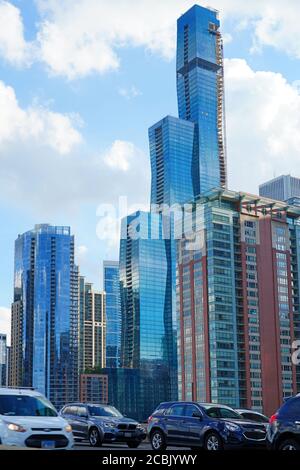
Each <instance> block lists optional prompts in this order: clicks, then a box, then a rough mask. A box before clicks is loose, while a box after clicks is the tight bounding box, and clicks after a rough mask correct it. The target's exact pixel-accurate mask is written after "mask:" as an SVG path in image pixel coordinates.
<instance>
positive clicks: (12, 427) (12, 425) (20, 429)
mask: <svg viewBox="0 0 300 470" xmlns="http://www.w3.org/2000/svg"><path fill="white" fill-rule="evenodd" d="M6 426H7V427H8V429H9V430H10V431H14V432H26V429H25V428H23V426H20V425H19V424H15V423H6Z"/></svg>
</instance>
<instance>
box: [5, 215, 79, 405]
mask: <svg viewBox="0 0 300 470" xmlns="http://www.w3.org/2000/svg"><path fill="white" fill-rule="evenodd" d="M16 302H20V304H21V310H20V312H22V322H21V324H22V331H21V334H22V360H21V362H22V372H21V382H22V383H21V384H22V386H26V387H31V386H32V387H35V388H36V389H37V390H39V391H40V392H42V393H43V394H45V395H46V396H47V397H48V398H49V399H50V400H51V401H52V402H53V403H54V404H55V405H56V406H57V407H58V408H59V407H60V406H62V405H63V404H64V403H66V402H68V401H73V400H77V399H78V269H77V266H76V265H75V263H74V237H73V235H71V233H70V228H69V227H55V226H51V225H48V224H42V225H36V226H35V228H34V229H33V230H30V231H29V232H26V233H24V234H23V235H19V236H18V238H17V240H16V242H15V280H14V305H15V306H16V305H17V304H16ZM16 315H17V313H16ZM15 341H17V345H15ZM18 344H19V338H18V335H17V334H16V335H13V337H12V351H14V350H18ZM13 354H14V352H13ZM13 354H12V357H13Z"/></svg>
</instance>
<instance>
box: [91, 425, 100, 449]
mask: <svg viewBox="0 0 300 470" xmlns="http://www.w3.org/2000/svg"><path fill="white" fill-rule="evenodd" d="M89 443H90V446H91V447H101V446H102V442H101V437H100V433H99V431H98V429H97V428H91V429H90V431H89Z"/></svg>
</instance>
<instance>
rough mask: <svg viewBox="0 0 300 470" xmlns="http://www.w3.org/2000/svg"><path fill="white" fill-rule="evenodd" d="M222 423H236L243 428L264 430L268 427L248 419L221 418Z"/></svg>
mask: <svg viewBox="0 0 300 470" xmlns="http://www.w3.org/2000/svg"><path fill="white" fill-rule="evenodd" d="M220 420H221V421H226V422H227V423H234V424H237V425H238V426H241V427H243V428H255V429H262V430H264V429H265V428H266V426H265V425H264V423H256V422H255V421H249V420H247V419H233V418H221V419H220Z"/></svg>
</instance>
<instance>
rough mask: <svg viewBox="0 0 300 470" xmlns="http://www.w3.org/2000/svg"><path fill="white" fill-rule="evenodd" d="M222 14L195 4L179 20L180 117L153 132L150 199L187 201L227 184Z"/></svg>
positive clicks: (178, 75) (167, 201) (155, 202)
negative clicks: (219, 14)
mask: <svg viewBox="0 0 300 470" xmlns="http://www.w3.org/2000/svg"><path fill="white" fill-rule="evenodd" d="M219 28H220V22H219V19H218V13H217V12H216V11H215V10H212V9H209V8H203V7H200V6H199V5H195V6H194V7H192V8H191V9H190V10H189V11H188V12H186V13H185V14H184V15H182V16H181V17H180V18H179V20H178V24H177V96H178V110H179V119H178V118H173V117H170V116H168V117H166V118H165V119H163V120H162V121H160V122H158V123H157V124H155V125H154V126H152V127H151V128H150V130H149V140H150V156H151V170H152V184H151V203H152V204H169V205H172V204H176V203H179V204H183V203H184V202H190V201H191V200H192V199H193V198H194V197H196V196H198V195H199V194H202V193H204V192H206V191H208V190H210V189H212V188H216V187H223V188H225V187H226V185H227V168H226V142H225V140H226V133H225V111H224V70H223V45H222V36H221V33H220V31H219Z"/></svg>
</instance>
